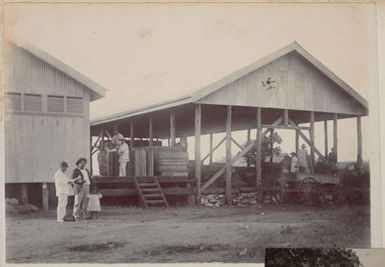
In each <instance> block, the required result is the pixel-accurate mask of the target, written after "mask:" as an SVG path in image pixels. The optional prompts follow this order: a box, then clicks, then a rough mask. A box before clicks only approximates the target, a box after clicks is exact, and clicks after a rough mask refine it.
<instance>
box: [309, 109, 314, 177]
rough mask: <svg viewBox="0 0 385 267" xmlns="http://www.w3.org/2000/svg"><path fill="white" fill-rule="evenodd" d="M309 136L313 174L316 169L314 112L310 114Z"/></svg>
mask: <svg viewBox="0 0 385 267" xmlns="http://www.w3.org/2000/svg"><path fill="white" fill-rule="evenodd" d="M309 134H310V169H311V171H312V172H314V167H315V153H314V147H315V137H314V111H311V112H310V131H309Z"/></svg>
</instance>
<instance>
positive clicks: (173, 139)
mask: <svg viewBox="0 0 385 267" xmlns="http://www.w3.org/2000/svg"><path fill="white" fill-rule="evenodd" d="M170 142H171V146H175V144H176V137H175V112H171V113H170Z"/></svg>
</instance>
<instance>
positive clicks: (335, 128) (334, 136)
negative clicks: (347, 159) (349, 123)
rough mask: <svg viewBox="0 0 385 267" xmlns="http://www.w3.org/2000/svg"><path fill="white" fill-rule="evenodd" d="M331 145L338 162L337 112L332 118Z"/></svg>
mask: <svg viewBox="0 0 385 267" xmlns="http://www.w3.org/2000/svg"><path fill="white" fill-rule="evenodd" d="M333 147H334V149H335V151H336V158H337V162H338V114H334V118H333Z"/></svg>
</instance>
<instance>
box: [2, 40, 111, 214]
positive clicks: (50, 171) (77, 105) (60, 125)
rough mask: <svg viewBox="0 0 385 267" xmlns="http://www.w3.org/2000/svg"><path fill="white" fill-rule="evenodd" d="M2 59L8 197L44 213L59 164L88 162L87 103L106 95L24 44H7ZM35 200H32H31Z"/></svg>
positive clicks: (52, 195) (70, 69)
mask: <svg viewBox="0 0 385 267" xmlns="http://www.w3.org/2000/svg"><path fill="white" fill-rule="evenodd" d="M4 59H5V66H6V68H5V73H4V74H5V76H4V77H5V100H6V101H5V183H6V194H7V197H17V198H19V199H21V201H22V202H28V195H29V196H30V201H29V202H30V203H32V204H38V205H41V201H42V197H41V196H42V195H43V196H45V197H44V198H43V205H44V206H45V207H48V197H47V196H48V194H49V193H51V194H50V196H51V197H52V198H51V201H55V191H54V185H53V183H54V174H55V172H56V171H57V170H58V168H59V164H60V162H61V161H67V162H68V164H69V165H70V167H69V173H68V175H70V172H71V171H72V169H73V168H75V162H76V160H77V159H78V158H80V157H86V158H88V159H90V155H89V147H90V120H89V103H90V102H92V101H94V100H97V99H99V98H101V97H103V96H104V95H105V91H106V90H105V89H104V88H103V87H102V86H100V85H98V84H97V83H95V82H94V81H91V80H90V79H88V78H87V77H85V76H84V75H83V74H81V73H79V72H78V71H76V70H75V69H73V68H72V67H70V66H69V65H67V64H65V63H64V62H62V61H60V60H58V59H57V58H55V57H53V56H51V55H49V54H48V53H46V52H44V51H42V50H40V49H39V48H37V47H34V46H33V45H31V44H28V43H24V42H13V41H8V42H6V43H5V45H4ZM33 199H34V200H33Z"/></svg>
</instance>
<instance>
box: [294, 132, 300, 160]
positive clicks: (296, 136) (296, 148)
mask: <svg viewBox="0 0 385 267" xmlns="http://www.w3.org/2000/svg"><path fill="white" fill-rule="evenodd" d="M298 150H299V133H298V130H295V154H297V157H298Z"/></svg>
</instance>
